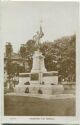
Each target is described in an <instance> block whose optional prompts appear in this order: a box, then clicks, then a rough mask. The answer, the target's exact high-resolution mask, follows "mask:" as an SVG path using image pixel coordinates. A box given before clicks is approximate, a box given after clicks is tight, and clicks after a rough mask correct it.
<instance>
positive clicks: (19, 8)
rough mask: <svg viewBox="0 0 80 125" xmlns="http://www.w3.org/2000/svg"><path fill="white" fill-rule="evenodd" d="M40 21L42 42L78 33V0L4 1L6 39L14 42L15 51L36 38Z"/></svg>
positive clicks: (2, 25)
mask: <svg viewBox="0 0 80 125" xmlns="http://www.w3.org/2000/svg"><path fill="white" fill-rule="evenodd" d="M41 22H42V23H41ZM40 24H41V25H42V28H43V32H44V37H43V40H42V41H47V40H48V41H54V40H56V39H58V38H61V37H63V36H68V35H72V34H75V33H76V32H77V25H78V3H76V2H29V1H24V2H20V1H18V2H17V1H16V2H10V1H9V2H8V1H7V2H2V6H1V31H2V42H3V43H6V42H11V44H12V45H13V50H14V51H15V52H17V51H18V50H19V47H20V45H21V44H24V43H26V42H27V41H28V40H30V39H32V38H33V35H34V34H35V33H36V32H37V31H38V30H39V27H40Z"/></svg>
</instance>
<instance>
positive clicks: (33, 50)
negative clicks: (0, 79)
mask: <svg viewBox="0 0 80 125" xmlns="http://www.w3.org/2000/svg"><path fill="white" fill-rule="evenodd" d="M78 6H79V5H78V2H49V1H47V2H43V1H42V2H38V1H35V2H31V1H30V2H29V1H28V2H27V1H14V2H11V1H7V2H3V4H2V23H1V30H2V41H3V44H4V48H3V51H4V65H3V68H4V84H3V86H4V116H76V34H77V28H78V27H77V26H78V9H79V7H78ZM4 125H7V124H4ZM9 125H11V124H9ZM26 125H27V124H26ZM56 125H57V124H56Z"/></svg>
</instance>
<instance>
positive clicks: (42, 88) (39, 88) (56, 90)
mask: <svg viewBox="0 0 80 125" xmlns="http://www.w3.org/2000/svg"><path fill="white" fill-rule="evenodd" d="M63 91H64V88H63V85H50V86H46V85H36V86H35V85H26V86H16V87H15V89H14V92H15V93H22V94H24V93H26V94H28V93H30V94H46V95H55V94H62V93H63Z"/></svg>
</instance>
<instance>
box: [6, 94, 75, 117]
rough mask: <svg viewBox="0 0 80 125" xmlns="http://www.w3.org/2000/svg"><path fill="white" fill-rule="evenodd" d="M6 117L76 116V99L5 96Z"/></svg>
mask: <svg viewBox="0 0 80 125" xmlns="http://www.w3.org/2000/svg"><path fill="white" fill-rule="evenodd" d="M4 115H5V116H74V115H75V99H73V98H72V99H55V100H47V99H41V98H35V97H22V96H8V95H7V96H5V97H4Z"/></svg>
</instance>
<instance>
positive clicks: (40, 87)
mask: <svg viewBox="0 0 80 125" xmlns="http://www.w3.org/2000/svg"><path fill="white" fill-rule="evenodd" d="M43 36H44V34H43V31H42V27H41V26H40V31H38V32H37V34H36V35H34V36H33V40H35V42H36V43H35V46H36V48H37V50H36V51H35V52H34V54H33V63H32V69H31V72H30V73H25V74H24V73H20V76H21V77H20V84H19V85H18V86H17V87H16V88H15V92H17V93H31V94H48V95H52V94H56V93H62V92H63V86H62V85H59V84H58V71H49V72H48V71H47V70H46V68H45V63H44V58H45V57H44V56H43V55H42V52H40V40H41V38H42V37H43ZM27 76H28V77H27ZM22 81H23V82H22ZM26 82H29V83H30V85H29V84H28V85H25V83H26Z"/></svg>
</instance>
